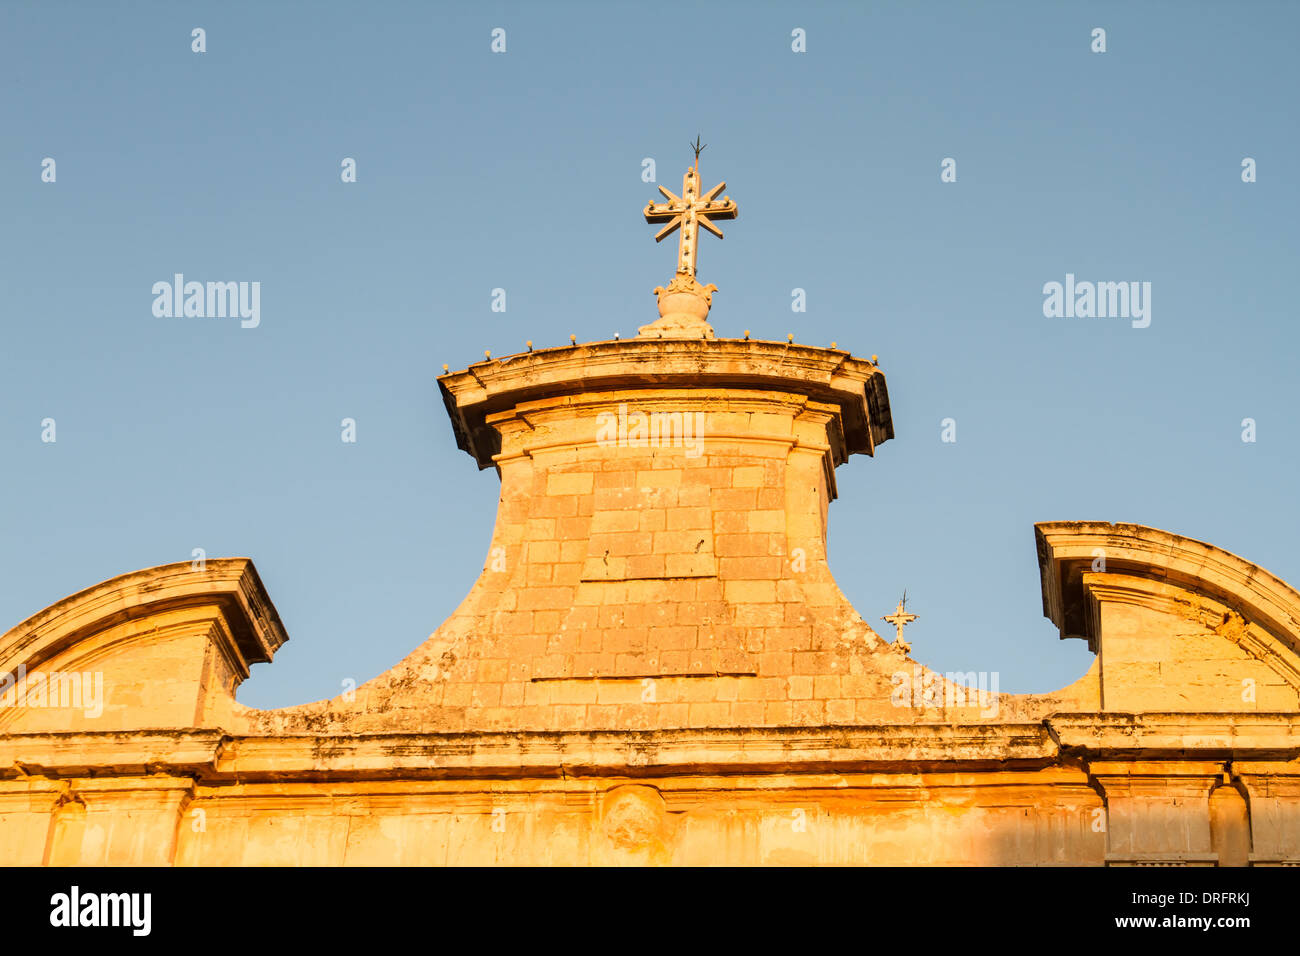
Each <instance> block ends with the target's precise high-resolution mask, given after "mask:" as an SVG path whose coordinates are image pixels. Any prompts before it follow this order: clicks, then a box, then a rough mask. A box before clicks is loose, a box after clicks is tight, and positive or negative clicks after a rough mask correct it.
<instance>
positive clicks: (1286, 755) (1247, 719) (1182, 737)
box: [1045, 713, 1300, 760]
mask: <svg viewBox="0 0 1300 956" xmlns="http://www.w3.org/2000/svg"><path fill="white" fill-rule="evenodd" d="M1045 723H1046V726H1047V727H1048V729H1049V731H1050V733H1051V735H1052V738H1053V739H1054V740H1055V741H1056V743H1057V744H1058V745H1059V746H1060V748H1061V752H1062V753H1063V754H1067V755H1074V754H1080V755H1082V754H1098V753H1101V754H1108V755H1123V754H1127V755H1145V756H1153V757H1159V756H1170V757H1173V756H1179V755H1185V754H1191V753H1196V754H1204V755H1209V756H1215V755H1217V756H1232V755H1236V754H1250V755H1251V756H1252V757H1253V758H1255V759H1260V758H1264V759H1267V758H1275V759H1285V760H1290V759H1294V758H1295V757H1297V756H1300V714H1294V713H1237V714H1231V713H1223V714H1205V713H1203V714H1180V713H1142V714H1125V713H1103V714H1055V715H1053V716H1052V717H1050V718H1048V719H1047V721H1046V722H1045Z"/></svg>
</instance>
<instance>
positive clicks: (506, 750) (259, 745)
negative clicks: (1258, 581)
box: [0, 714, 1300, 781]
mask: <svg viewBox="0 0 1300 956" xmlns="http://www.w3.org/2000/svg"><path fill="white" fill-rule="evenodd" d="M1297 724H1300V716H1297V715H1254V714H1249V715H1205V716H1203V717H1199V718H1198V717H1190V718H1189V717H1188V715H1185V714H1164V715H1159V714H1143V715H1097V716H1092V717H1089V716H1086V715H1060V716H1056V717H1052V718H1049V719H1048V720H1045V721H1042V722H1035V723H1017V724H959V725H949V724H897V725H892V724H891V725H878V726H863V727H788V728H765V729H737V730H733V729H689V730H626V731H591V732H545V731H490V732H484V733H445V734H359V735H355V736H353V735H336V736H309V735H300V736H230V735H225V734H222V733H221V732H220V731H181V732H176V731H164V730H147V731H139V732H135V733H130V732H111V733H103V734H85V733H48V734H28V735H12V736H7V737H0V779H4V780H21V779H24V778H31V777H39V776H48V777H69V776H101V775H123V774H141V773H169V774H180V775H189V776H193V777H195V778H197V779H200V780H203V781H219V780H223V779H231V780H234V779H240V780H243V779H291V778H301V779H309V778H313V779H314V778H331V777H357V778H366V779H391V778H398V777H405V778H412V779H415V778H443V777H455V776H467V777H491V776H494V775H495V776H504V775H519V774H523V775H525V776H533V777H565V776H582V775H605V776H628V777H635V776H649V775H655V774H662V775H674V774H724V775H725V774H741V773H795V774H800V773H819V772H832V773H851V772H881V773H896V774H908V773H933V772H960V771H964V770H970V771H972V772H981V771H989V770H1006V769H1016V768H1019V769H1034V768H1043V767H1048V766H1051V765H1054V764H1059V763H1061V762H1062V760H1063V759H1069V758H1071V757H1087V758H1091V759H1097V758H1102V759H1109V758H1120V759H1124V758H1130V757H1135V756H1141V757H1143V758H1145V759H1158V758H1159V757H1160V756H1161V754H1162V753H1165V752H1167V753H1168V756H1169V757H1170V758H1172V759H1177V760H1185V759H1187V758H1188V757H1189V756H1190V755H1192V754H1198V755H1201V756H1203V757H1206V758H1216V757H1222V756H1228V757H1232V758H1233V759H1236V760H1262V761H1268V762H1274V761H1276V760H1279V759H1280V760H1287V761H1290V760H1293V759H1294V757H1295V754H1296V751H1297V749H1300V734H1297V733H1296V730H1297V729H1300V728H1297Z"/></svg>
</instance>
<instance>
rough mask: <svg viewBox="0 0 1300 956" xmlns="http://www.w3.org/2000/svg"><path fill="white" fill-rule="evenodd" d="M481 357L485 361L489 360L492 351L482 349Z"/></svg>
mask: <svg viewBox="0 0 1300 956" xmlns="http://www.w3.org/2000/svg"><path fill="white" fill-rule="evenodd" d="M483 357H484V358H485V359H490V358H491V357H492V350H491V349H484V350H483Z"/></svg>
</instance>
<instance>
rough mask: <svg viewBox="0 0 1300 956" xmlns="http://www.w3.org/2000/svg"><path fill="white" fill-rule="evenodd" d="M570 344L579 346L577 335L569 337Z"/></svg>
mask: <svg viewBox="0 0 1300 956" xmlns="http://www.w3.org/2000/svg"><path fill="white" fill-rule="evenodd" d="M569 344H570V345H577V344H578V337H577V336H576V335H570V336H569Z"/></svg>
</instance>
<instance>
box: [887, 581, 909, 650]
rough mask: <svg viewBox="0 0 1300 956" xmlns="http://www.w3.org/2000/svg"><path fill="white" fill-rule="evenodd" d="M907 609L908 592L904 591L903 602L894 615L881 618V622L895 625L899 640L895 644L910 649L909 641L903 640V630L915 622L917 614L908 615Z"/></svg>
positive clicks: (900, 602)
mask: <svg viewBox="0 0 1300 956" xmlns="http://www.w3.org/2000/svg"><path fill="white" fill-rule="evenodd" d="M906 608H907V592H906V591H904V592H903V598H902V600H901V601H899V602H898V608H897V609H896V610H895V611H894V613H893V614H886V615H885V616H884V617H882V618H881V620H882V621H888V622H889V623H890V624H892V625H894V627H896V628H898V640H897V641H895V643H897V644H900V645H902V646H904V647H910V645H909V644H908V643H907V641H905V640H903V628H905V627H907V625H909V624H911V623H912V622H913V621H915V620H916V619H917V616H916V615H915V614H908V613H907V610H906Z"/></svg>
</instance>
